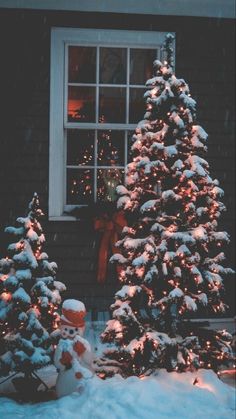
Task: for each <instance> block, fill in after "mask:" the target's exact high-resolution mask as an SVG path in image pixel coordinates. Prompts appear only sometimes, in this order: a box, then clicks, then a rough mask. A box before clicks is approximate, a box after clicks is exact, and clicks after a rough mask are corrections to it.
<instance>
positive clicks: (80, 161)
mask: <svg viewBox="0 0 236 419" xmlns="http://www.w3.org/2000/svg"><path fill="white" fill-rule="evenodd" d="M67 164H68V165H78V166H80V165H82V166H84V165H88V166H93V165H94V131H91V130H78V129H70V130H68V131H67Z"/></svg>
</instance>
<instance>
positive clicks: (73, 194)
mask: <svg viewBox="0 0 236 419" xmlns="http://www.w3.org/2000/svg"><path fill="white" fill-rule="evenodd" d="M93 185H94V170H91V169H86V170H79V169H78V170H76V169H67V200H66V203H67V204H69V205H72V204H74V205H75V204H88V203H89V202H91V201H93Z"/></svg>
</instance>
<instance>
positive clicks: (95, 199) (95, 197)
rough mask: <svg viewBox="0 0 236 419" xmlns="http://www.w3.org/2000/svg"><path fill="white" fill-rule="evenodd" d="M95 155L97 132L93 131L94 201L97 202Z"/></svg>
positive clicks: (96, 155) (96, 153)
mask: <svg viewBox="0 0 236 419" xmlns="http://www.w3.org/2000/svg"><path fill="white" fill-rule="evenodd" d="M97 157H98V132H97V130H95V131H94V202H97V179H98V175H97Z"/></svg>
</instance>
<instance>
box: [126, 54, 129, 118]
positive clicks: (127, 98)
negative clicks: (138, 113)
mask: <svg viewBox="0 0 236 419" xmlns="http://www.w3.org/2000/svg"><path fill="white" fill-rule="evenodd" d="M129 75H130V48H127V85H126V124H128V123H129V96H130V95H129Z"/></svg>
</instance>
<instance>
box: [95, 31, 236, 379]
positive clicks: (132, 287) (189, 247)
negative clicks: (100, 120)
mask: <svg viewBox="0 0 236 419" xmlns="http://www.w3.org/2000/svg"><path fill="white" fill-rule="evenodd" d="M172 40H173V39H172V35H171V34H169V35H168V36H167V40H166V45H165V48H166V52H167V61H165V62H164V63H162V62H160V61H158V60H156V61H155V62H154V77H153V78H152V79H151V80H148V81H147V83H146V86H147V91H146V93H145V94H144V98H145V101H146V113H145V115H144V120H143V121H141V122H139V124H138V126H137V128H136V131H135V133H134V135H133V145H132V153H133V160H132V162H131V163H129V164H128V165H127V167H126V178H125V186H118V188H117V193H118V194H119V196H120V198H119V199H118V208H120V209H124V211H125V212H126V214H128V215H129V214H133V222H131V223H130V225H129V226H128V227H125V228H124V229H123V237H122V238H121V240H119V241H118V242H117V247H118V249H119V251H120V252H121V254H116V255H114V256H113V257H112V259H111V261H112V262H114V263H116V264H118V266H119V267H120V270H119V272H120V273H119V280H120V283H121V285H122V288H121V290H120V291H118V292H117V293H116V295H115V302H114V304H113V305H112V306H111V310H112V315H113V319H112V320H110V321H109V322H108V324H107V327H106V329H105V331H104V333H103V334H102V340H103V342H109V343H112V344H115V345H116V348H113V349H109V350H107V351H106V353H105V359H104V360H103V361H102V362H101V369H102V368H103V367H104V370H105V373H106V374H110V375H112V374H114V373H115V372H118V373H121V374H123V375H124V376H127V375H132V374H134V375H140V374H142V373H143V372H145V371H147V370H148V369H155V368H159V367H164V368H167V370H169V371H170V370H174V369H175V370H179V371H183V370H186V369H189V368H192V367H205V368H214V369H217V367H218V365H219V364H220V363H222V362H223V363H224V362H228V361H230V360H231V359H232V351H231V348H230V341H231V338H232V337H231V335H230V334H229V333H227V332H225V331H219V332H213V331H208V330H205V329H203V328H201V327H199V325H197V323H196V322H195V323H194V322H190V321H187V319H186V315H188V317H189V316H191V313H196V312H197V310H198V308H199V307H205V308H206V309H207V310H208V312H209V313H211V312H214V313H223V312H225V310H226V309H227V306H226V305H225V303H224V302H223V298H222V297H223V293H224V285H223V279H224V277H225V276H226V275H228V274H232V273H233V270H232V269H230V268H227V267H225V266H224V259H225V255H224V252H223V251H222V247H223V246H224V245H225V244H227V243H229V235H228V233H227V232H224V231H218V220H219V218H220V215H221V213H222V212H223V211H224V210H225V206H224V204H223V203H222V202H221V201H220V199H221V197H222V196H223V194H224V192H223V190H222V189H221V188H220V187H219V182H218V180H217V179H212V178H211V176H210V173H209V165H208V162H207V161H206V160H205V159H204V155H205V153H206V151H207V133H206V132H205V131H204V129H203V128H202V127H201V126H200V125H199V124H198V123H197V120H196V102H195V100H194V99H193V98H192V97H191V94H190V90H189V86H188V84H187V83H186V82H185V80H183V79H178V78H177V77H176V76H175V74H174V72H173V69H172V66H171V60H172V46H171V43H172ZM129 219H132V217H130V215H129Z"/></svg>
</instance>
